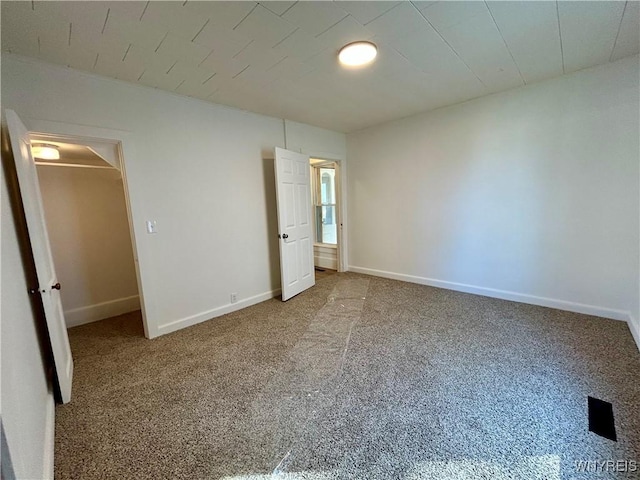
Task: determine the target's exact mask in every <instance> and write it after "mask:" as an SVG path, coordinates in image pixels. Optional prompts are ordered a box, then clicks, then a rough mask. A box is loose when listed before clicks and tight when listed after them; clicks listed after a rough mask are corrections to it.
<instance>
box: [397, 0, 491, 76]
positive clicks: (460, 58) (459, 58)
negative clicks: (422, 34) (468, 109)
mask: <svg viewBox="0 0 640 480" xmlns="http://www.w3.org/2000/svg"><path fill="white" fill-rule="evenodd" d="M409 3H410V4H411V6H412V7H413V8H415V9H416V10H417V12H418V13H419V14H420V16H421V17H422V18H423V19H424V21H425V22H427V23H428V24H429V26H430V27H431V28H433V31H434V32H436V33H437V34H438V36H439V37H440V39H441V40H442V41H443V42H444V43H445V44H446V45H447V47H449V48H450V49H451V51H452V52H453V53H454V54H455V56H456V57H458V60H460V61H461V62H462V63H463V64H464V66H465V67H467V68H468V69H469V71H470V72H471V73H473V76H474V77H476V78H477V79H478V81H479V82H480V83H481V84H482V86H483V87H485V88H487V85H486V84H485V83H484V82H483V81H482V80H481V79H480V77H479V76H478V74H477V73H476V72H474V71H473V69H472V68H471V67H470V66H469V64H467V62H465V61H464V60H463V59H462V57H461V56H460V54H459V53H458V52H456V49H455V48H453V46H452V45H451V44H450V43H449V42H447V40H446V39H445V38H444V37H443V36H442V34H441V33H440V32H439V31H438V29H437V28H436V27H434V26H433V24H432V23H431V22H430V21H429V19H428V18H427V17H425V16H424V14H423V13H422V12H421V11H420V9H419V8H418V7H416V6H415V4H414V3H413V0H412V1H410V2H409Z"/></svg>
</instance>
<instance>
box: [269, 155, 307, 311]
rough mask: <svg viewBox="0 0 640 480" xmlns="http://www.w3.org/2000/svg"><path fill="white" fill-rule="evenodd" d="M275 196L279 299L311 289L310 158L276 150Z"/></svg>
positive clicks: (286, 298)
mask: <svg viewBox="0 0 640 480" xmlns="http://www.w3.org/2000/svg"><path fill="white" fill-rule="evenodd" d="M275 167H276V168H275V170H276V197H277V205H278V238H279V239H280V273H281V277H282V300H283V301H285V300H288V299H290V298H291V297H293V296H294V295H297V294H299V293H300V292H302V291H304V290H306V289H307V288H310V287H313V286H314V285H315V283H316V276H315V270H314V268H313V223H312V222H311V218H312V217H311V184H310V180H311V178H310V177H311V175H310V173H311V172H310V170H311V169H310V165H309V156H308V155H303V154H301V153H296V152H290V151H289V150H285V149H283V148H276V152H275Z"/></svg>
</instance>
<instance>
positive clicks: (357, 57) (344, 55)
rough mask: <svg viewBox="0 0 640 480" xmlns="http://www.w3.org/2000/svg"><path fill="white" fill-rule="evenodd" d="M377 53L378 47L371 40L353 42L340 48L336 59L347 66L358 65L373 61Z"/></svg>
mask: <svg viewBox="0 0 640 480" xmlns="http://www.w3.org/2000/svg"><path fill="white" fill-rule="evenodd" d="M377 54H378V47H376V46H375V45H374V44H373V43H371V42H354V43H350V44H348V45H345V46H344V47H342V48H341V49H340V53H339V54H338V60H340V63H341V64H342V65H345V66H348V67H359V66H362V65H366V64H368V63H371V62H373V60H374V59H375V58H376V55H377Z"/></svg>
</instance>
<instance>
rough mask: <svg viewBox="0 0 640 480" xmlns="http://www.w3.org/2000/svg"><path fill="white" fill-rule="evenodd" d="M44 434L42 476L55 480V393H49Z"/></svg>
mask: <svg viewBox="0 0 640 480" xmlns="http://www.w3.org/2000/svg"><path fill="white" fill-rule="evenodd" d="M46 422H47V424H46V426H45V432H44V452H43V455H42V475H43V478H45V479H47V480H49V479H50V480H53V476H54V467H53V465H54V463H53V455H54V451H55V439H56V436H55V430H56V401H55V399H54V398H53V392H51V391H50V392H49V398H48V400H47V419H46Z"/></svg>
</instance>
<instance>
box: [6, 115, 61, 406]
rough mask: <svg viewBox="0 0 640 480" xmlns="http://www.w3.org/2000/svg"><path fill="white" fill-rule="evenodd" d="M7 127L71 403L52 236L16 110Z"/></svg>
mask: <svg viewBox="0 0 640 480" xmlns="http://www.w3.org/2000/svg"><path fill="white" fill-rule="evenodd" d="M6 118H7V127H8V130H9V137H10V138H11V149H12V150H13V158H14V160H15V163H16V170H17V173H18V184H19V186H20V196H21V197H22V205H23V206H24V213H25V217H26V221H27V230H28V231H29V240H30V241H31V250H32V252H33V258H34V261H35V265H36V273H37V276H38V290H39V293H40V296H41V297H42V305H43V307H44V314H45V317H46V322H47V329H48V331H49V340H50V342H51V350H52V352H53V360H54V363H55V370H56V376H57V379H58V385H59V387H60V394H61V397H62V402H63V403H67V402H68V401H69V400H71V380H72V378H73V359H72V357H71V348H70V346H69V337H68V336H67V326H66V324H65V321H64V313H63V310H62V303H61V302H60V284H59V283H58V279H57V277H56V272H55V268H54V266H53V257H52V255H51V246H50V244H49V234H48V233H47V226H46V222H45V218H44V209H43V207H42V197H41V196H40V186H39V184H38V174H37V171H36V165H35V163H34V162H33V158H32V156H31V144H30V142H29V136H28V132H27V129H26V127H25V126H24V124H23V123H22V121H21V120H20V118H19V117H18V115H16V113H15V112H14V111H13V110H6Z"/></svg>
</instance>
